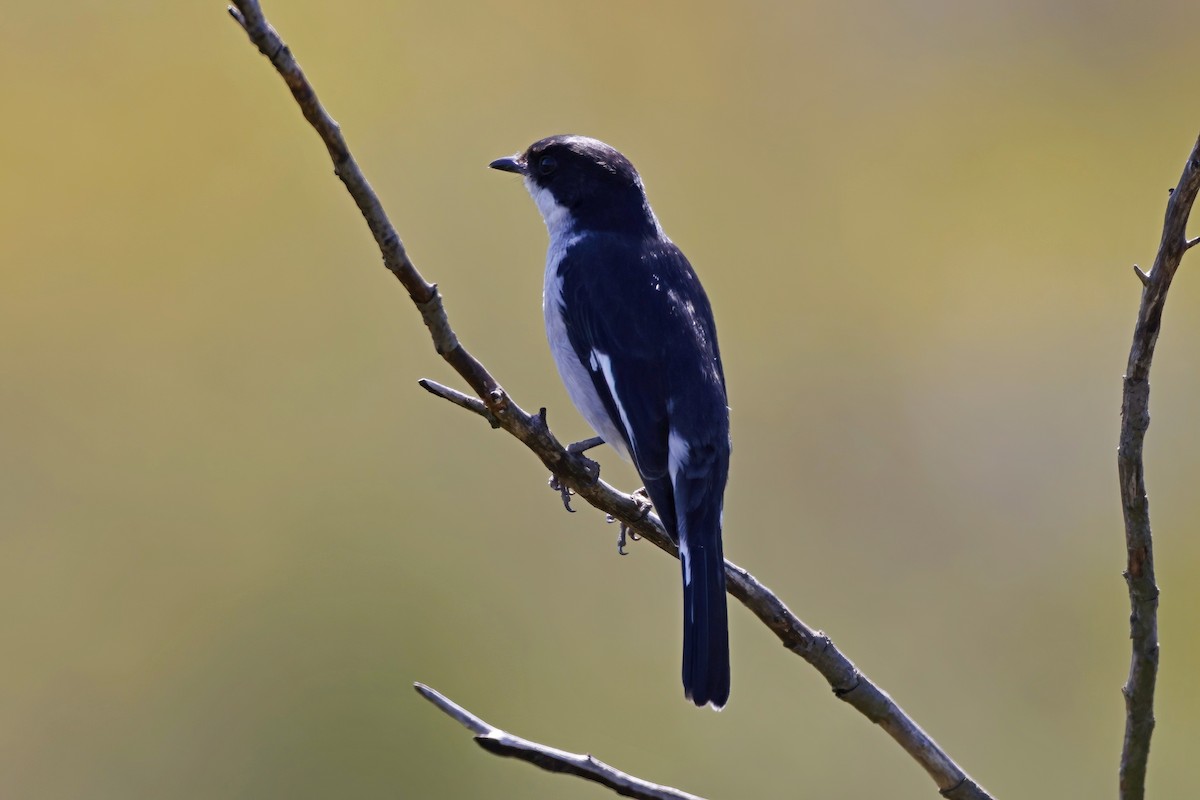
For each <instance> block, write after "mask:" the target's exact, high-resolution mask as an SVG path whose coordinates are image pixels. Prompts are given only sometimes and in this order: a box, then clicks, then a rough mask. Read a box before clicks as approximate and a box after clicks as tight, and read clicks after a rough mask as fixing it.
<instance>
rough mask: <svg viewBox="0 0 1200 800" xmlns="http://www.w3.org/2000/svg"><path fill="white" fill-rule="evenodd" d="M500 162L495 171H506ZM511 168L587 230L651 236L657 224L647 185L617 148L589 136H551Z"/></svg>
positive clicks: (517, 160) (514, 162)
mask: <svg viewBox="0 0 1200 800" xmlns="http://www.w3.org/2000/svg"><path fill="white" fill-rule="evenodd" d="M499 163H500V162H496V163H494V164H493V166H498V168H500V169H505V168H506V167H504V166H499ZM511 164H512V166H513V167H516V169H512V170H511V171H518V172H520V173H521V174H522V175H524V176H525V178H526V180H527V181H529V183H530V184H531V187H530V188H531V189H544V190H547V191H549V192H550V193H551V194H552V195H553V197H554V200H555V202H557V203H558V205H560V206H562V207H563V208H565V209H566V210H567V211H568V212H569V213H570V214H571V217H572V219H573V220H574V222H575V224H576V225H578V226H579V227H581V228H583V229H586V230H617V231H622V232H626V233H642V234H645V235H651V234H653V233H655V232H657V231H658V222H657V221H656V220H655V218H654V213H653V212H652V211H651V210H650V205H649V203H647V202H646V194H645V190H644V188H643V186H642V179H641V177H640V176H639V175H638V172H637V170H636V169H634V167H633V164H632V163H630V161H629V159H628V158H626V157H625V156H623V155H621V153H619V152H618V151H617V150H616V149H615V148H613V147H610V146H609V145H607V144H605V143H604V142H601V141H599V140H597V139H591V138H588V137H586V136H569V135H560V136H550V137H547V138H545V139H541V140H539V141H536V142H534V143H533V144H531V145H530V146H529V148H528V149H527V150H526V151H525V152H524V153H523V154H521V155H520V156H518V157H516V158H515V159H512V160H511Z"/></svg>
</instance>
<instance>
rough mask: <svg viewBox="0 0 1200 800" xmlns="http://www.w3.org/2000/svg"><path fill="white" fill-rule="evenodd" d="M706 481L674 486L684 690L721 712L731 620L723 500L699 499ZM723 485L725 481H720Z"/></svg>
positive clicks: (726, 684) (725, 696)
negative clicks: (726, 581) (723, 525)
mask: <svg viewBox="0 0 1200 800" xmlns="http://www.w3.org/2000/svg"><path fill="white" fill-rule="evenodd" d="M703 483H707V481H694V480H686V479H685V480H683V481H681V482H680V483H679V484H677V485H676V487H675V491H676V496H675V508H676V513H677V515H678V516H677V519H678V525H679V562H680V565H681V567H682V570H683V690H684V693H685V694H686V695H687V697H688V699H689V700H691V701H692V702H693V703H695V704H696V705H698V706H704V705H709V704H711V705H712V706H713V707H714V708H717V709H720V708H721V707H722V706H724V705H725V703H726V702H727V701H728V700H729V622H728V611H727V608H726V601H725V556H724V553H723V552H722V548H721V496H720V493H719V492H718V493H716V497H715V498H714V497H713V496H712V493H711V491H709V492H704V495H707V496H704V495H701V496H696V493H695V492H689V491H688V488H689V487H691V488H692V489H700V490H701V491H703V490H704V489H710V490H711V486H709V487H705V486H703V485H699V486H698V485H697V484H703ZM722 483H723V481H722Z"/></svg>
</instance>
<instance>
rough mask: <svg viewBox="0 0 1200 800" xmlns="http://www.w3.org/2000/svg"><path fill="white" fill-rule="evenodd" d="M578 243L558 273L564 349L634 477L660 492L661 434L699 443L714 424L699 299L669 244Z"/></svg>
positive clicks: (707, 312) (714, 363) (720, 392)
mask: <svg viewBox="0 0 1200 800" xmlns="http://www.w3.org/2000/svg"><path fill="white" fill-rule="evenodd" d="M584 241H585V242H586V245H585V246H576V247H573V248H572V249H571V251H570V252H569V254H568V256H567V258H565V259H564V261H563V264H562V276H563V285H562V291H563V316H564V321H565V324H566V328H567V334H568V337H569V338H570V340H571V346H572V347H573V349H574V351H575V354H576V356H577V357H578V358H579V360H580V362H581V363H582V364H583V365H584V367H585V368H586V369H587V371H588V374H589V375H590V377H591V379H592V383H593V385H594V386H595V388H596V392H597V394H599V396H600V398H601V400H602V402H603V403H604V406H605V408H606V409H607V411H608V413H609V416H610V417H611V418H612V419H613V420H614V422H615V423H617V427H618V428H619V429H620V430H621V431H622V432H623V433H624V434H625V440H626V444H627V445H628V447H629V452H630V453H631V454H633V457H634V462H635V464H636V466H637V468H638V472H639V473H640V474H641V476H642V478H643V479H644V480H646V481H654V480H656V479H664V480H667V482H668V483H669V479H668V468H669V463H670V452H669V441H668V440H669V437H670V434H671V431H673V430H674V431H676V432H677V433H679V432H682V433H684V434H686V435H687V436H688V437H689V438H691V437H692V436H693V435H699V436H700V437H701V438H704V437H705V436H707V435H708V434H709V433H710V431H709V430H706V429H707V428H711V424H712V420H713V419H714V418H715V417H718V416H719V417H722V418H723V417H724V412H725V408H724V406H725V396H724V395H725V389H724V375H723V374H722V371H721V361H720V355H719V352H718V349H717V341H716V331H715V328H714V325H713V320H712V310H711V308H710V307H709V303H708V298H707V297H706V296H705V294H704V290H703V289H702V288H701V287H700V282H699V280H698V279H697V278H696V275H695V273H694V272H693V271H692V268H691V265H690V264H689V263H688V261H687V258H686V257H685V256H684V255H683V253H682V252H680V250H679V248H677V247H676V246H675V245H674V244H672V243H671V242H669V241H666V240H661V241H658V242H653V243H647V242H645V241H644V240H642V241H639V240H632V239H630V238H627V237H617V236H606V235H603V234H593V235H592V236H589V237H588V238H587V239H585V240H584ZM710 407H711V408H710ZM693 423H694V425H695V426H696V428H697V430H696V431H695V433H694V434H693V432H692V431H691V430H689V428H691V427H692V426H693ZM725 430H726V432H725V433H724V436H725V437H726V439H727V436H728V433H727V429H725ZM711 433H712V434H713V435H717V436H720V435H721V434H720V433H718V432H717V431H715V430H713V431H711ZM648 488H649V487H648Z"/></svg>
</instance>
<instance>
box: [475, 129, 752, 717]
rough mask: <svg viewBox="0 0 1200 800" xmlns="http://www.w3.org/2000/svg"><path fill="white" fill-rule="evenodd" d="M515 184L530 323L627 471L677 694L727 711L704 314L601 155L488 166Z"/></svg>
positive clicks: (536, 153) (537, 145)
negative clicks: (522, 220)
mask: <svg viewBox="0 0 1200 800" xmlns="http://www.w3.org/2000/svg"><path fill="white" fill-rule="evenodd" d="M489 166H491V167H492V168H493V169H497V170H501V171H504V172H512V173H515V174H517V175H520V176H521V177H522V178H523V179H524V183H525V188H526V189H527V190H528V192H529V194H530V195H531V196H532V197H533V200H534V203H535V204H536V205H537V207H538V210H539V211H540V212H541V215H542V219H543V221H544V222H545V224H546V229H547V232H548V233H549V237H550V242H549V247H548V249H547V252H546V273H545V279H544V284H543V291H542V311H543V315H544V317H545V324H546V336H547V339H548V340H549V344H550V351H551V353H552V355H553V357H554V362H555V365H556V367H557V369H558V373H559V376H560V377H561V378H562V381H563V383H564V384H565V386H566V390H567V394H568V395H569V396H570V398H571V401H572V402H573V403H574V405H575V407H576V408H577V409H578V410H579V412H580V414H582V416H583V418H584V419H585V420H586V421H587V423H588V424H589V425H590V426H591V428H592V429H593V430H594V431H595V432H596V434H597V436H598V437H599V438H600V439H603V441H604V442H605V443H607V444H608V445H609V446H611V447H612V448H613V449H614V450H616V451H617V453H618V454H619V455H620V456H621V457H622V458H624V459H625V460H628V461H632V462H633V466H634V467H635V468H636V470H637V472H638V475H639V476H640V477H641V479H642V481H643V482H644V484H645V486H644V488H645V492H646V494H647V495H648V496H649V498H650V502H651V503H652V504H653V506H654V509H655V510H656V511H657V513H658V516H659V519H660V520H661V521H662V524H663V527H665V528H666V530H667V533H668V534H670V536H671V538H672V539H673V540H674V542H675V543H676V545H677V546H678V549H679V561H680V565H681V570H682V575H683V670H682V678H683V688H684V694H685V696H686V697H687V698H688V699H689V700H691V701H692V702H693V703H695V704H696V705H697V706H701V707H703V706H711V707H712V708H715V709H717V710H720V709H721V708H722V707H723V706H725V704H726V703H727V702H728V700H729V684H730V679H729V630H728V611H727V607H726V597H725V557H724V553H723V548H722V542H721V528H722V518H723V511H724V495H725V485H726V482H727V480H728V476H729V456H730V451H731V442H730V435H729V403H728V398H727V393H726V387H725V373H724V368H723V367H722V364H721V354H720V350H719V348H718V346H717V330H716V323H715V321H714V319H713V312H712V306H711V304H710V303H709V300H708V296H707V295H706V294H705V292H704V288H703V287H702V286H701V285H700V280H699V278H698V277H697V276H696V272H695V271H694V270H693V269H692V265H691V264H690V263H689V262H688V260H687V258H686V257H685V256H684V254H683V252H682V251H681V250H680V249H679V248H678V247H677V246H676V245H675V244H674V243H673V242H672V241H671V240H670V239H669V238H667V235H666V234H665V233H664V232H663V229H662V225H660V224H659V221H658V218H657V217H656V216H655V214H654V211H653V210H652V209H651V208H650V203H649V202H648V201H647V199H646V192H645V187H644V185H643V183H642V179H641V176H640V175H639V174H638V171H637V170H636V169H635V168H634V166H633V164H632V163H631V162H630V161H629V159H628V158H626V157H625V156H624V155H622V154H621V153H620V152H618V151H617V150H616V149H614V148H613V147H611V146H609V145H607V144H605V143H603V142H601V141H599V140H597V139H592V138H589V137H586V136H575V135H558V136H550V137H548V138H545V139H540V140H539V141H536V142H534V143H533V144H531V145H530V146H529V147H528V148H526V149H525V150H524V151H523V152H520V153H517V154H515V155H513V156H508V157H505V158H499V159H496V160H495V161H493V162H491V164H490V165H489Z"/></svg>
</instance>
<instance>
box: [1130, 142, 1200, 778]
mask: <svg viewBox="0 0 1200 800" xmlns="http://www.w3.org/2000/svg"><path fill="white" fill-rule="evenodd" d="M1197 191H1200V139H1197V141H1196V144H1195V145H1194V146H1193V147H1192V153H1191V155H1190V156H1188V161H1187V164H1186V165H1184V168H1183V174H1182V175H1181V176H1180V178H1179V184H1178V185H1177V186H1176V187H1175V189H1174V190H1173V191H1172V192H1171V197H1170V199H1169V200H1168V201H1167V213H1166V219H1165V220H1164V221H1163V233H1162V240H1161V241H1160V242H1159V245H1158V255H1156V256H1155V258H1154V266H1153V267H1152V268H1151V269H1150V273H1149V275H1148V276H1147V277H1146V279H1145V280H1144V281H1143V283H1145V288H1144V289H1142V303H1141V307H1140V308H1139V309H1138V317H1137V323H1136V325H1135V326H1134V329H1133V345H1132V347H1130V350H1129V364H1128V366H1127V367H1126V369H1125V386H1124V395H1123V397H1122V400H1121V439H1120V446H1119V447H1118V449H1117V469H1118V472H1119V474H1120V479H1121V506H1122V508H1123V510H1124V514H1125V548H1126V557H1127V566H1126V570H1125V582H1126V583H1127V584H1128V586H1129V605H1130V610H1131V612H1132V613H1131V614H1130V616H1129V637H1130V639H1131V640H1132V642H1133V644H1132V650H1133V653H1132V657H1131V658H1130V663H1129V679H1128V681H1126V683H1125V686H1124V688H1123V689H1122V692H1123V693H1124V695H1125V744H1124V746H1123V747H1122V750H1121V769H1120V797H1121V800H1141V798H1142V797H1143V796H1144V795H1145V787H1146V762H1147V760H1148V759H1149V757H1150V737H1151V735H1152V734H1153V732H1154V685H1155V681H1156V679H1157V676H1158V586H1157V585H1156V583H1155V580H1154V547H1153V540H1152V538H1151V534H1150V503H1149V500H1148V499H1147V497H1146V476H1145V467H1144V464H1143V457H1142V444H1143V442H1144V440H1145V438H1146V429H1147V428H1148V427H1149V426H1150V363H1151V361H1152V360H1153V359H1154V346H1155V344H1156V343H1157V341H1158V333H1159V330H1160V329H1161V328H1162V313H1163V305H1164V304H1165V303H1166V300H1167V290H1168V289H1170V288H1171V280H1172V279H1173V278H1174V277H1175V271H1176V270H1177V269H1179V262H1180V260H1181V259H1182V258H1183V254H1184V253H1185V252H1186V251H1187V250H1188V248H1190V247H1192V246H1193V245H1194V244H1195V243H1196V241H1197V240H1196V239H1193V240H1191V241H1188V239H1187V236H1186V230H1187V221H1188V216H1189V214H1191V210H1192V204H1193V202H1195V200H1196V193H1197Z"/></svg>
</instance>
